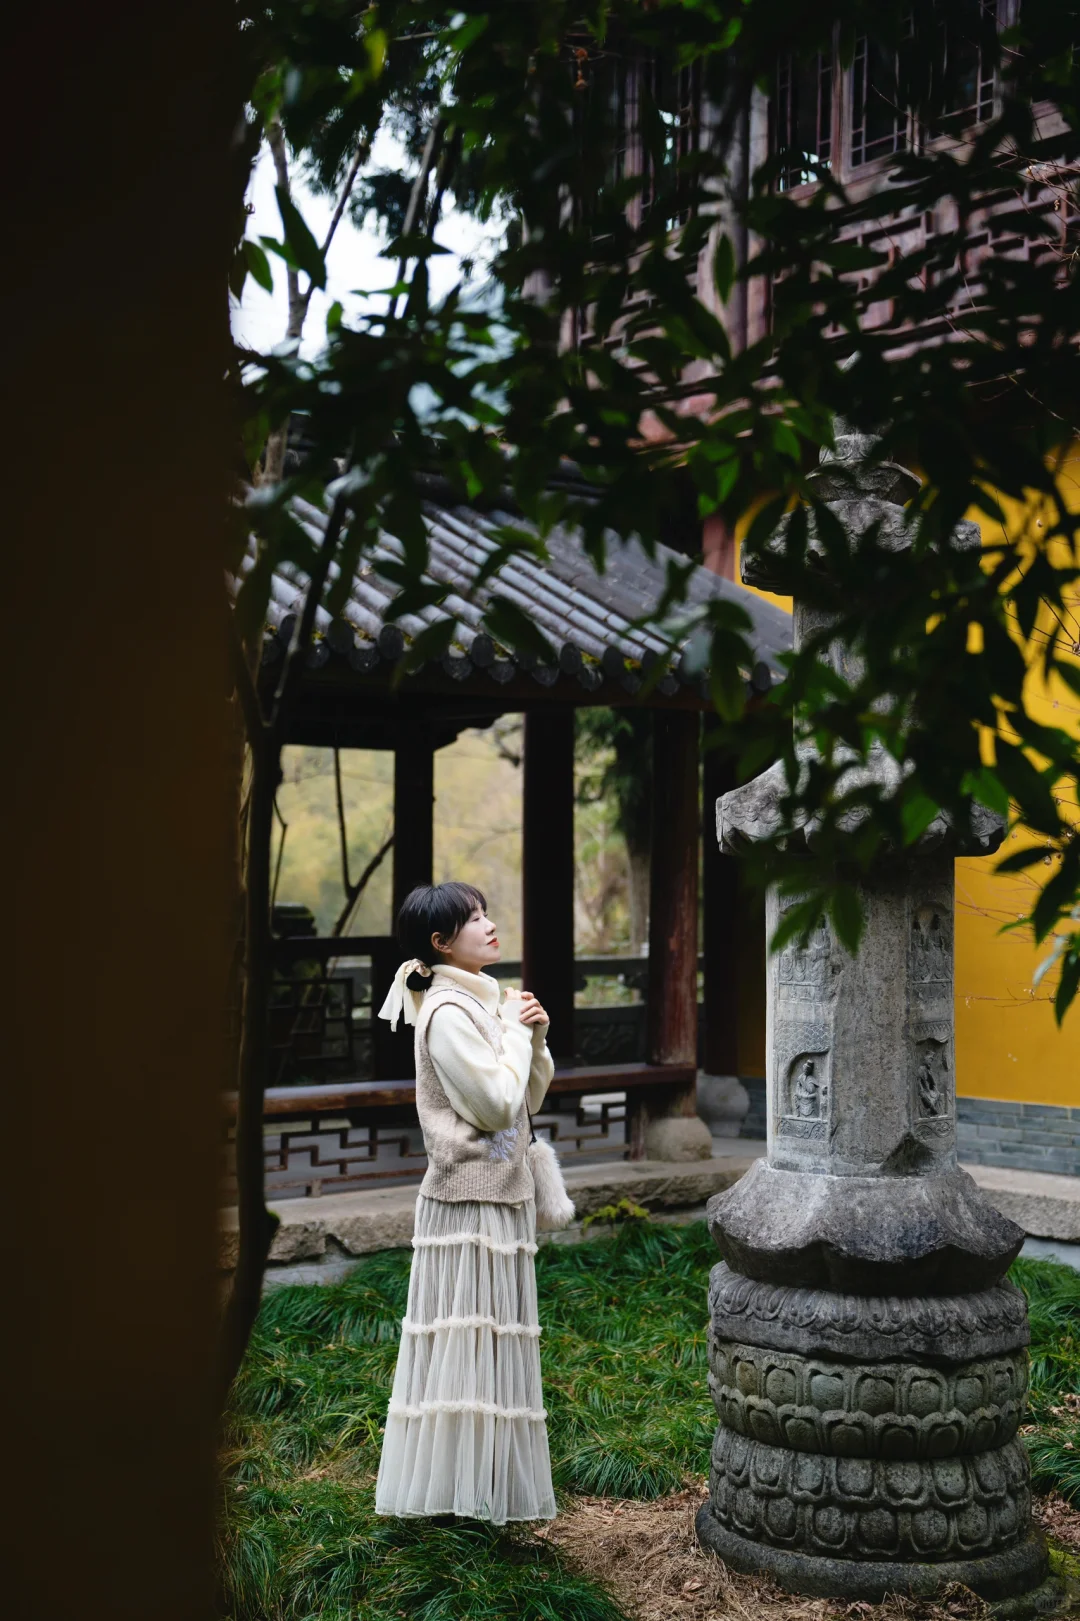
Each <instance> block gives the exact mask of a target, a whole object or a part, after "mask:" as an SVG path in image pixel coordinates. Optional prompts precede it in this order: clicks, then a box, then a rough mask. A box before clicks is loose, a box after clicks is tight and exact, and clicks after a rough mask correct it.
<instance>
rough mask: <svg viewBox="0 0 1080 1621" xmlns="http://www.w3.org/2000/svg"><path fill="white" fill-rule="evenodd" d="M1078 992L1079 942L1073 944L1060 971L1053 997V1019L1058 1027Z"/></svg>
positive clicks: (1079, 969) (1079, 972) (1079, 978)
mask: <svg viewBox="0 0 1080 1621" xmlns="http://www.w3.org/2000/svg"><path fill="white" fill-rule="evenodd" d="M1077 990H1080V942H1074V943H1073V945H1072V947H1071V948H1070V953H1069V956H1068V957H1067V958H1066V960H1065V963H1064V966H1063V967H1062V970H1061V978H1060V980H1059V981H1058V988H1057V992H1056V994H1055V996H1054V1018H1055V1019H1056V1020H1057V1023H1058V1024H1059V1025H1060V1023H1061V1021H1062V1019H1064V1017H1065V1015H1066V1013H1067V1012H1068V1011H1069V1009H1070V1007H1071V1006H1072V1004H1073V1001H1074V1000H1075V998H1076V993H1077Z"/></svg>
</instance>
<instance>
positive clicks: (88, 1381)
mask: <svg viewBox="0 0 1080 1621" xmlns="http://www.w3.org/2000/svg"><path fill="white" fill-rule="evenodd" d="M234 27H235V24H234V20H233V15H232V13H231V12H230V11H229V9H228V8H227V7H222V6H220V5H217V4H214V3H211V0H190V3H189V4H185V5H183V6H173V7H161V6H156V7H155V6H149V7H148V6H144V5H138V6H135V5H123V4H121V5H120V6H114V7H111V8H105V9H101V8H90V7H86V6H85V5H81V4H80V5H75V4H71V3H64V0H61V3H60V4H59V5H58V6H50V7H37V8H33V7H31V8H28V9H25V10H23V11H20V12H19V14H18V16H17V17H16V18H15V19H13V21H12V23H11V28H10V31H9V50H10V52H11V60H12V62H13V63H18V64H19V71H17V72H14V73H12V74H11V75H10V84H9V88H8V94H7V108H8V113H9V120H10V123H9V135H8V140H9V145H13V144H15V143H17V148H16V149H17V150H18V153H19V158H18V162H17V163H15V164H13V165H12V166H11V173H10V175H9V181H8V187H7V221H8V231H9V239H10V243H11V248H10V250H9V252H8V254H7V255H6V259H5V265H6V272H7V286H8V298H9V300H10V306H11V307H12V308H16V309H18V311H19V320H18V321H17V322H15V323H14V324H13V326H12V329H11V332H10V334H9V338H8V343H7V376H6V383H7V387H8V389H9V391H10V396H11V398H12V399H13V400H15V401H17V402H18V408H17V410H16V411H15V412H13V413H12V415H11V417H10V418H9V427H8V437H7V440H6V443H5V452H6V457H7V466H8V468H9V469H10V470H11V472H12V473H14V474H15V475H16V476H9V478H8V488H7V504H6V507H5V532H6V536H7V545H6V569H7V573H6V585H7V589H8V592H9V602H10V603H11V604H12V609H13V611H12V612H11V613H10V614H9V615H8V619H7V624H6V627H5V634H4V637H3V657H4V666H5V668H4V677H3V679H4V689H5V690H6V691H7V693H8V695H9V702H8V707H7V713H8V722H7V726H8V733H7V746H8V753H9V758H10V760H11V761H12V762H13V764H15V765H16V769H14V770H13V771H12V772H11V773H10V776H9V781H8V784H7V791H6V793H5V795H4V811H5V848H6V849H7V851H8V852H9V856H10V858H11V859H10V860H9V867H8V875H7V886H6V889H5V902H6V905H7V916H8V923H9V930H10V940H11V943H12V944H13V945H14V948H15V949H14V950H13V951H12V953H11V958H10V963H9V968H8V972H7V978H6V983H5V991H6V993H7V999H8V1005H9V1008H10V1009H11V1012H10V1013H9V1016H8V1023H7V1027H6V1032H5V1033H6V1035H7V1054H8V1056H7V1069H8V1073H7V1084H8V1087H9V1093H8V1096H9V1098H12V1099H16V1100H18V1102H17V1109H18V1112H19V1115H20V1116H22V1117H24V1119H25V1126H24V1128H23V1129H21V1130H20V1131H19V1132H18V1134H17V1137H15V1136H13V1137H12V1138H11V1139H9V1144H8V1147H9V1152H8V1155H7V1176H8V1185H9V1189H10V1194H9V1197H10V1198H11V1201H12V1211H13V1217H12V1219H11V1220H9V1222H7V1223H6V1224H5V1228H4V1241H3V1242H4V1279H5V1284H6V1286H7V1291H8V1304H9V1310H10V1313H11V1327H10V1330H9V1332H8V1333H7V1334H5V1335H4V1336H3V1356H4V1369H3V1383H4V1388H5V1390H6V1392H7V1394H8V1417H7V1426H6V1429H5V1439H6V1442H7V1445H8V1447H9V1449H10V1452H11V1456H12V1457H17V1458H18V1460H19V1465H18V1473H19V1485H18V1490H17V1492H15V1493H14V1494H13V1496H12V1500H11V1504H10V1507H9V1508H8V1510H7V1512H6V1513H5V1515H4V1518H3V1529H4V1537H5V1541H6V1548H5V1553H4V1559H3V1568H4V1597H5V1601H6V1609H7V1613H9V1614H10V1615H12V1616H26V1617H30V1616H40V1617H46V1616H47V1617H48V1618H49V1621H98V1618H101V1621H146V1617H148V1616H152V1617H153V1618H154V1621H205V1618H206V1617H207V1615H208V1614H209V1613H211V1610H212V1603H213V1530H214V1502H215V1465H214V1445H215V1437H216V1431H217V1411H216V1407H215V1401H214V1380H213V1365H214V1352H215V1343H216V1329H217V1319H218V1300H217V1293H218V1281H217V1274H216V1244H217V1204H218V1176H219V1154H220V1092H221V1090H222V1086H223V1082H224V1078H225V1063H224V1058H225V1042H224V1039H223V1035H224V1032H223V1020H224V1009H225V1003H226V1000H227V990H226V987H227V979H228V962H227V959H228V952H229V946H230V939H231V935H232V934H233V933H234V932H235V881H236V861H235V856H236V852H235V847H233V848H232V851H231V860H230V839H231V837H232V825H233V818H234V815H235V780H230V774H229V767H228V759H229V739H228V736H227V705H226V697H227V693H228V681H227V674H226V658H225V642H224V635H223V631H224V615H223V611H222V601H221V594H222V590H221V581H222V570H223V564H224V555H225V538H224V533H223V514H224V509H225V504H226V498H227V496H228V494H229V481H230V477H231V449H232V440H231V432H230V427H229V422H228V418H227V399H226V395H225V391H224V389H223V386H222V378H223V377H224V375H225V371H226V367H227V364H228V348H227V337H228V334H227V330H226V305H225V293H224V288H225V282H226V277H227V274H228V268H229V261H230V255H231V244H232V239H233V235H234V231H235V229H236V226H237V223H238V221H237V219H236V215H235V200H236V198H235V178H236V177H235V173H234V172H233V168H232V161H233V160H232V152H233V146H232V142H233V138H234V134H235V132H236V129H237V126H238V122H239V119H240V115H241V110H242V94H241V90H240V87H239V86H238V85H237V86H236V87H235V93H234V86H233V82H232V73H233V66H234V57H233V52H234V50H235V39H234ZM43 73H44V75H45V77H42V75H43ZM46 86H47V92H46ZM73 132H79V133H78V134H77V135H75V136H73ZM233 758H234V759H235V749H234V751H233ZM58 920H59V926H58ZM35 1116H36V1119H35ZM16 1211H17V1212H18V1214H17V1217H15V1216H14V1212H16Z"/></svg>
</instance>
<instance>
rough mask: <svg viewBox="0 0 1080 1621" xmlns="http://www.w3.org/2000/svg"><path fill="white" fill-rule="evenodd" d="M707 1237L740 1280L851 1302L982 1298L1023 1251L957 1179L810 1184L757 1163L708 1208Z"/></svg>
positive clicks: (1007, 1224) (965, 1178) (1008, 1225)
mask: <svg viewBox="0 0 1080 1621" xmlns="http://www.w3.org/2000/svg"><path fill="white" fill-rule="evenodd" d="M709 1228H710V1231H711V1233H712V1236H713V1239H714V1240H715V1243H716V1246H717V1248H718V1249H719V1251H720V1253H721V1255H722V1256H723V1257H724V1259H725V1260H726V1261H728V1262H730V1263H731V1265H732V1266H733V1267H734V1268H735V1269H736V1270H737V1271H739V1272H742V1273H744V1274H745V1275H746V1276H747V1277H752V1278H760V1279H766V1280H768V1281H770V1282H775V1283H789V1284H801V1285H803V1286H806V1285H811V1286H813V1287H817V1288H822V1289H837V1290H843V1291H845V1292H849V1293H852V1294H899V1295H914V1294H919V1293H923V1292H926V1293H933V1294H945V1293H951V1292H953V1291H956V1292H959V1291H961V1290H971V1289H983V1288H987V1287H989V1286H990V1285H991V1284H993V1283H995V1282H996V1281H997V1280H998V1279H999V1278H1000V1277H1002V1276H1003V1275H1004V1273H1005V1272H1006V1271H1007V1269H1008V1267H1009V1266H1010V1265H1011V1263H1012V1262H1013V1260H1015V1258H1016V1256H1017V1255H1018V1254H1019V1253H1020V1247H1021V1245H1022V1244H1023V1241H1024V1234H1023V1231H1022V1229H1021V1228H1019V1227H1017V1226H1016V1224H1015V1223H1014V1222H1011V1221H1009V1220H1008V1219H1007V1218H1006V1217H1004V1216H1002V1215H1001V1214H1000V1213H999V1212H998V1211H997V1210H995V1209H994V1207H993V1206H992V1205H991V1204H990V1203H989V1202H988V1200H987V1199H986V1198H985V1197H984V1195H983V1194H982V1192H981V1191H980V1190H979V1188H978V1186H977V1185H976V1183H975V1182H974V1181H973V1180H972V1178H971V1177H970V1176H969V1175H968V1174H967V1172H966V1171H961V1170H952V1171H947V1172H945V1173H944V1174H941V1175H933V1176H929V1175H928V1176H814V1175H808V1174H806V1173H804V1172H801V1171H791V1170H782V1169H778V1168H777V1167H775V1166H773V1165H770V1164H768V1163H767V1162H766V1161H764V1160H759V1161H758V1162H757V1163H756V1164H755V1165H754V1166H753V1167H752V1169H751V1170H750V1171H749V1173H748V1174H747V1175H746V1176H745V1177H744V1178H743V1179H742V1181H741V1182H740V1183H739V1184H738V1186H737V1187H734V1188H732V1189H730V1190H729V1191H728V1192H726V1193H723V1194H719V1195H718V1196H717V1197H716V1198H714V1199H711V1200H710V1202H709Z"/></svg>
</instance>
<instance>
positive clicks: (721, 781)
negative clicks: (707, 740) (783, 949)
mask: <svg viewBox="0 0 1080 1621" xmlns="http://www.w3.org/2000/svg"><path fill="white" fill-rule="evenodd" d="M706 727H708V722H706ZM706 736H708V731H706ZM702 775H703V794H702V798H703V801H704V808H703V813H702V823H703V830H702V836H703V838H704V841H705V844H704V860H703V861H702V881H703V883H704V893H703V895H702V909H703V913H704V916H703V929H702V954H703V956H704V958H705V975H704V978H705V996H704V1013H705V1029H704V1039H703V1042H702V1054H701V1067H702V1069H703V1070H704V1072H705V1074H706V1075H737V1074H738V1073H739V954H740V952H741V951H743V950H745V946H746V942H745V941H744V940H742V939H741V938H740V936H741V930H740V927H739V914H740V904H739V874H738V867H737V864H736V861H735V858H734V857H733V856H729V855H722V854H721V853H720V846H719V845H718V843H717V840H716V801H717V800H718V799H719V798H720V796H721V794H726V793H727V792H728V790H729V789H730V788H734V786H735V773H734V771H733V769H732V765H731V761H730V758H729V757H727V756H725V755H723V754H721V752H720V751H719V750H718V749H709V750H707V751H706V753H705V756H704V762H703V773H702Z"/></svg>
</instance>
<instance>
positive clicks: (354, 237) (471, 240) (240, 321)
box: [233, 131, 498, 356]
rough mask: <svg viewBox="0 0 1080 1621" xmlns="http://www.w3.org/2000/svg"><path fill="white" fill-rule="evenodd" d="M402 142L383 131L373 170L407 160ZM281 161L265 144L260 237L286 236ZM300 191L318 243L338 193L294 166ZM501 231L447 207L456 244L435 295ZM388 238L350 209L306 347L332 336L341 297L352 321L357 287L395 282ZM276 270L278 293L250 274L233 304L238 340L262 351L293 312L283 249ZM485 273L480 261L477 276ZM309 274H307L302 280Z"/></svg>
mask: <svg viewBox="0 0 1080 1621" xmlns="http://www.w3.org/2000/svg"><path fill="white" fill-rule="evenodd" d="M402 158H403V153H402V149H401V146H400V145H399V143H398V142H397V141H396V140H395V139H394V137H393V136H392V135H390V134H389V133H388V132H386V131H383V132H380V134H379V135H378V136H377V137H376V139H375V143H374V146H373V149H372V156H371V164H370V167H371V168H372V169H391V168H393V167H395V165H397V164H399V163H400V162H401V161H402ZM274 180H275V176H274V163H273V159H272V158H271V156H270V152H269V149H268V148H267V147H266V146H265V145H264V146H263V149H262V151H261V153H260V155H259V161H258V162H257V164H256V165H255V169H254V172H253V174H252V179H251V185H250V187H249V189H248V203H249V205H250V206H251V207H252V209H253V212H252V214H251V216H250V217H249V219H248V228H247V234H248V236H250V237H254V238H256V240H257V239H258V238H259V237H260V236H272V237H275V238H277V240H278V241H280V240H281V216H280V215H279V213H278V207H277V199H276V198H275V196H274ZM292 195H293V200H294V202H295V203H296V205H297V207H298V208H299V210H300V212H301V214H302V215H303V216H304V219H305V220H306V221H307V224H308V227H309V228H310V230H311V233H312V235H313V236H314V237H315V239H316V241H317V242H320V243H321V242H322V241H323V240H324V239H325V237H326V232H327V229H328V227H329V224H330V217H331V215H332V214H333V212H334V199H333V198H332V197H322V196H317V195H315V194H314V193H312V192H310V191H309V190H308V189H307V187H306V186H305V185H304V183H303V179H302V177H301V176H300V174H299V171H298V170H297V169H296V168H295V166H294V168H293V172H292ZM497 234H498V233H497V231H496V230H493V229H491V228H483V227H481V226H478V225H477V224H476V222H475V221H474V220H471V219H469V218H468V217H467V216H465V215H462V214H459V213H457V212H456V211H454V210H449V211H447V210H444V212H443V216H442V221H441V223H440V225H439V228H438V230H437V231H436V233H435V240H436V242H437V243H438V244H439V246H440V247H444V248H449V249H450V250H451V251H450V253H448V254H446V255H436V257H435V258H433V259H432V260H431V287H432V292H433V294H434V295H436V296H438V295H440V294H442V293H445V292H446V291H447V289H448V288H449V287H450V286H452V285H453V282H454V281H455V280H456V278H457V275H458V267H459V263H460V259H461V257H462V256H463V255H474V256H475V255H478V254H479V255H482V254H483V251H484V247H485V245H486V244H491V243H493V242H494V241H495V240H496V239H497ZM382 246H383V242H382V240H381V238H380V237H379V236H378V235H377V234H376V233H375V231H374V230H372V229H371V228H370V227H369V228H367V229H365V230H363V231H358V230H357V229H356V227H355V226H354V225H353V224H352V223H351V221H350V219H349V216H348V213H347V212H346V214H345V216H344V218H343V219H342V221H341V224H340V225H339V226H338V228H337V233H336V235H335V237H334V240H333V242H332V243H331V246H330V252H329V254H328V255H327V266H326V268H327V281H326V289H325V291H320V290H319V289H318V288H316V289H315V291H314V293H313V294H312V298H311V307H310V309H309V311H308V318H307V324H306V325H305V327H304V340H303V344H302V346H301V353H302V354H304V355H307V356H311V355H314V354H317V353H318V351H319V350H320V349H321V348H322V345H323V342H324V341H325V337H326V312H327V310H328V309H329V308H330V305H331V304H333V303H334V301H335V299H336V300H338V301H339V302H340V303H341V304H342V305H343V307H344V310H345V319H346V321H348V319H349V317H350V315H354V314H355V313H356V312H358V311H359V310H360V309H361V308H362V307H363V302H364V301H363V299H362V298H360V297H358V296H357V290H358V289H362V290H374V289H377V288H379V287H389V286H390V285H391V284H392V283H393V280H394V276H395V274H396V272H397V265H396V262H395V261H394V260H392V259H381V258H380V257H379V251H380V249H381V248H382ZM268 257H269V260H270V268H271V270H272V271H273V275H274V291H273V293H272V294H271V293H266V292H264V291H263V289H262V288H261V287H260V286H258V284H257V283H256V282H255V281H253V280H252V278H251V277H250V276H249V277H248V279H247V282H246V283H245V285H244V296H243V299H242V301H241V303H240V304H239V306H236V305H235V304H234V308H233V331H234V332H235V334H236V336H237V338H238V339H239V340H240V341H242V342H246V343H248V344H250V345H251V347H252V348H254V349H269V348H272V347H273V345H274V344H275V343H280V342H281V340H282V339H283V337H284V335H285V323H286V320H287V316H288V298H287V293H286V288H285V264H284V261H283V260H281V259H279V258H278V257H277V256H276V255H275V254H272V253H271V254H269V255H268ZM477 279H481V280H482V279H483V269H482V267H478V271H477V273H476V275H475V276H474V280H477ZM304 280H305V278H303V276H301V285H303V284H304Z"/></svg>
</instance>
